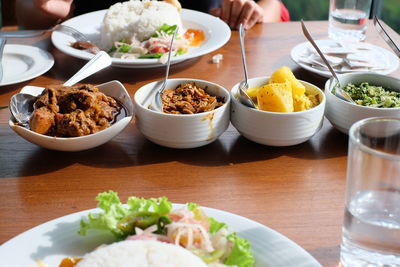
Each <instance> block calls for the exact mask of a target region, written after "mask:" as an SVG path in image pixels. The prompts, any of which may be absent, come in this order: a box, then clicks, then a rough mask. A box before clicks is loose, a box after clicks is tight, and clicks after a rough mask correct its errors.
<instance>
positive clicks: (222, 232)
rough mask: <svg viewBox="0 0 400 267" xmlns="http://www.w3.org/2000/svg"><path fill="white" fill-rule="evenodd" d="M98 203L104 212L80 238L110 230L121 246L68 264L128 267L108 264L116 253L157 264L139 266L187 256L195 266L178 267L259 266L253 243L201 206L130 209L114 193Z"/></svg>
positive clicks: (146, 202)
mask: <svg viewBox="0 0 400 267" xmlns="http://www.w3.org/2000/svg"><path fill="white" fill-rule="evenodd" d="M96 200H97V201H98V207H99V208H101V209H102V210H103V212H101V213H97V214H89V216H88V218H87V220H82V221H81V224H80V231H79V233H80V234H81V235H86V234H87V232H88V231H89V230H93V229H95V230H100V231H106V232H110V233H112V234H113V235H114V236H115V237H116V238H117V240H119V242H118V243H114V244H111V245H110V246H108V248H107V247H105V248H99V249H98V250H97V251H94V252H92V253H89V254H88V255H86V256H83V258H82V259H78V260H77V259H71V260H68V259H64V260H65V261H71V262H72V261H74V262H78V264H77V265H76V266H77V267H83V266H92V265H87V264H86V263H87V262H94V261H96V262H97V261H98V260H99V258H102V259H104V261H105V262H108V265H107V264H106V265H95V266H125V265H123V264H126V262H124V261H121V260H120V259H108V257H107V256H108V255H109V254H110V252H112V253H113V254H114V253H115V254H114V255H120V254H121V253H124V254H126V255H127V256H126V257H127V258H130V259H132V258H133V257H134V256H137V257H139V258H141V259H144V260H149V258H151V260H154V262H153V263H154V265H145V264H144V265H137V266H165V265H166V264H165V265H160V262H159V261H160V259H161V258H162V259H163V260H168V261H171V264H174V262H175V260H174V259H173V258H174V257H173V256H174V255H175V256H179V255H186V256H184V257H185V258H186V259H185V260H190V261H191V262H193V264H194V265H192V264H183V263H182V262H181V264H180V265H178V266H220V267H222V266H231V265H235V266H238V267H250V266H253V265H254V255H253V253H252V252H251V250H250V243H249V242H248V241H247V240H245V239H243V238H240V237H239V236H237V234H236V233H234V232H231V231H230V230H229V228H228V226H227V225H226V224H224V223H223V222H219V221H217V220H215V219H214V218H212V217H208V216H207V215H206V214H205V212H204V211H203V209H202V208H201V207H200V206H198V205H197V204H194V203H188V204H186V205H185V206H183V207H181V208H178V209H174V210H173V209H172V203H171V202H170V201H168V199H167V198H166V197H160V198H150V199H143V198H138V197H129V198H128V201H127V204H126V205H123V204H122V203H121V202H120V199H119V197H118V194H117V193H116V192H113V191H109V192H103V193H100V194H99V195H98V196H97V198H96ZM121 240H124V241H121ZM144 241H146V242H144ZM160 242H162V244H160ZM182 249H183V250H186V251H187V252H189V254H190V255H189V254H188V253H187V252H186V251H185V252H182ZM138 251H141V252H145V251H147V252H151V253H152V254H157V251H158V252H159V253H160V255H164V257H159V256H154V257H153V256H149V254H147V255H146V254H144V253H138ZM177 253H178V254H177ZM192 255H195V256H196V257H192ZM116 258H120V257H116ZM199 259H200V260H199ZM106 260H107V261H106ZM111 261H113V264H111V263H110V262H111ZM176 261H178V259H176ZM178 262H179V261H178ZM114 263H115V264H114ZM117 263H122V264H121V265H118V264H117ZM161 263H163V262H161ZM157 264H158V265H157ZM71 266H74V265H71ZM134 266H136V265H134ZM168 266H175V265H168Z"/></svg>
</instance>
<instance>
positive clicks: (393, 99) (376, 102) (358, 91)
mask: <svg viewBox="0 0 400 267" xmlns="http://www.w3.org/2000/svg"><path fill="white" fill-rule="evenodd" d="M343 90H344V91H346V92H347V93H349V94H350V96H351V98H352V99H353V100H354V102H355V103H356V104H358V105H362V106H369V107H377V108H393V107H400V92H398V91H392V90H387V89H385V88H383V87H382V86H375V85H370V84H369V83H367V82H363V83H361V84H360V85H354V84H351V83H349V84H347V85H346V87H345V88H343Z"/></svg>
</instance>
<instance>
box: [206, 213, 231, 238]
mask: <svg viewBox="0 0 400 267" xmlns="http://www.w3.org/2000/svg"><path fill="white" fill-rule="evenodd" d="M208 221H209V223H210V233H211V234H215V233H216V232H218V231H219V230H221V228H223V227H227V226H226V224H225V223H223V222H219V221H217V220H216V219H214V218H212V217H208Z"/></svg>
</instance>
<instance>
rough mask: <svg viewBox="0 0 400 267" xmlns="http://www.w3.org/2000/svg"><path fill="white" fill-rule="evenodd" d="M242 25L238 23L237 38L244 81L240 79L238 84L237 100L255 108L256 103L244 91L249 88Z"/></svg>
mask: <svg viewBox="0 0 400 267" xmlns="http://www.w3.org/2000/svg"><path fill="white" fill-rule="evenodd" d="M244 36H245V32H244V27H243V24H240V26H239V39H240V51H241V53H242V63H243V71H244V81H242V82H241V83H240V84H239V100H240V102H241V103H242V104H244V105H246V106H248V107H250V108H256V105H255V104H254V102H253V100H252V99H251V97H250V96H249V95H248V94H247V93H246V90H247V89H248V88H249V84H248V82H247V80H248V76H247V65H246V55H245V52H244Z"/></svg>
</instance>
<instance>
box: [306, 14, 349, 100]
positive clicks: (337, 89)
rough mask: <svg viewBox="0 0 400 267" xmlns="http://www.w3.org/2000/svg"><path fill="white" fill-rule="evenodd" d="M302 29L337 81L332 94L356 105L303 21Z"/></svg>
mask: <svg viewBox="0 0 400 267" xmlns="http://www.w3.org/2000/svg"><path fill="white" fill-rule="evenodd" d="M301 28H302V30H303V33H304V36H305V37H306V38H307V40H308V41H310V43H311V45H312V46H313V47H314V48H315V50H316V51H317V53H318V55H319V56H320V57H321V59H322V60H323V61H324V63H325V65H326V67H327V68H328V70H329V71H330V72H331V74H332V76H333V78H335V80H336V85H335V86H334V90H332V93H334V94H335V95H336V96H337V97H339V98H340V99H343V100H345V101H347V102H351V103H353V104H354V100H353V99H352V98H351V96H350V95H349V94H348V93H347V92H346V91H344V90H343V89H342V87H341V83H340V80H339V77H338V76H337V74H336V72H335V71H334V70H333V68H332V66H331V65H330V64H329V62H328V60H327V59H326V58H325V56H324V54H323V53H322V52H321V50H320V49H319V47H318V46H317V44H316V43H315V42H314V39H313V38H312V37H311V35H310V33H309V32H308V30H307V28H306V25H305V24H304V22H303V20H301Z"/></svg>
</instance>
